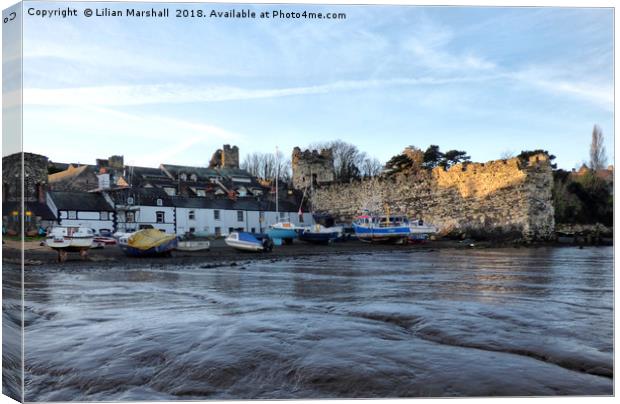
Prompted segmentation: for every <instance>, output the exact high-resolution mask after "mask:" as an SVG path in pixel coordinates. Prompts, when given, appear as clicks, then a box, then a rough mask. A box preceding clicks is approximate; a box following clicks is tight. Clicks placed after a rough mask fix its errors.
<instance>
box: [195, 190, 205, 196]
mask: <svg viewBox="0 0 620 404" xmlns="http://www.w3.org/2000/svg"><path fill="white" fill-rule="evenodd" d="M196 195H197V196H207V193H206V192H205V190H204V189H197V190H196Z"/></svg>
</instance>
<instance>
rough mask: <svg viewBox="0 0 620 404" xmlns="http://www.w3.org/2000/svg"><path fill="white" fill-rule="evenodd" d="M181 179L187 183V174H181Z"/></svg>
mask: <svg viewBox="0 0 620 404" xmlns="http://www.w3.org/2000/svg"><path fill="white" fill-rule="evenodd" d="M179 179H180V180H181V181H187V174H185V173H181V174H179Z"/></svg>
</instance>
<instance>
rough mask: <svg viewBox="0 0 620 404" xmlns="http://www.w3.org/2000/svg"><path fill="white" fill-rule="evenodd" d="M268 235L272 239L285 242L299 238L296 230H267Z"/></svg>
mask: <svg viewBox="0 0 620 404" xmlns="http://www.w3.org/2000/svg"><path fill="white" fill-rule="evenodd" d="M267 235H269V237H271V238H280V239H283V240H286V239H291V240H292V239H295V238H297V232H296V231H295V230H294V229H274V228H271V229H269V230H267Z"/></svg>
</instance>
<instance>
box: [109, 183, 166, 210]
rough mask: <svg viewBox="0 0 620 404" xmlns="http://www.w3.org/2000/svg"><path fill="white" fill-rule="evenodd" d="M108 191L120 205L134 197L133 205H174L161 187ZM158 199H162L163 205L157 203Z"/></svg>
mask: <svg viewBox="0 0 620 404" xmlns="http://www.w3.org/2000/svg"><path fill="white" fill-rule="evenodd" d="M106 192H107V194H108V195H109V196H110V198H112V200H113V201H114V202H115V203H116V204H118V205H124V204H126V203H127V198H128V197H132V198H133V200H134V202H133V205H142V206H168V207H170V206H174V205H173V204H172V200H171V197H170V196H169V195H168V194H167V193H166V192H165V191H164V190H163V189H161V188H123V189H115V190H109V191H106ZM157 199H161V200H162V205H157Z"/></svg>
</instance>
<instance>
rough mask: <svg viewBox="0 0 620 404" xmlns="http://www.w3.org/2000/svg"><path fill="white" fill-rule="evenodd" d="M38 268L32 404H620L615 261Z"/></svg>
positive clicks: (587, 257)
mask: <svg viewBox="0 0 620 404" xmlns="http://www.w3.org/2000/svg"><path fill="white" fill-rule="evenodd" d="M162 263H164V265H162V266H159V267H156V268H144V269H127V268H121V267H119V268H95V267H93V268H80V269H77V268H73V269H67V268H65V269H60V268H58V269H49V268H48V269H46V268H41V267H39V268H28V269H27V274H26V307H25V313H26V314H25V323H26V334H25V360H26V372H25V385H26V400H30V401H39V400H45V401H54V400H62V401H65V400H82V401H88V400H157V399H166V400H175V399H184V400H188V399H233V398H319V397H417V396H489V395H491V396H495V395H577V394H587V395H600V394H603V395H609V394H613V386H612V385H613V351H612V349H613V251H612V248H585V249H577V248H537V249H496V250H492V249H488V250H460V249H454V250H437V251H420V250H418V251H411V250H409V251H395V252H392V253H388V252H380V253H369V252H367V253H363V254H354V255H326V256H324V257H322V258H320V259H316V258H312V259H311V258H299V259H294V260H284V261H276V262H271V261H257V262H247V263H242V264H240V265H237V266H222V267H215V268H200V267H198V266H194V267H178V266H176V267H175V266H165V261H162Z"/></svg>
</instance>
